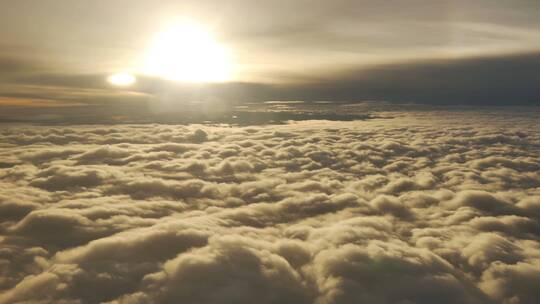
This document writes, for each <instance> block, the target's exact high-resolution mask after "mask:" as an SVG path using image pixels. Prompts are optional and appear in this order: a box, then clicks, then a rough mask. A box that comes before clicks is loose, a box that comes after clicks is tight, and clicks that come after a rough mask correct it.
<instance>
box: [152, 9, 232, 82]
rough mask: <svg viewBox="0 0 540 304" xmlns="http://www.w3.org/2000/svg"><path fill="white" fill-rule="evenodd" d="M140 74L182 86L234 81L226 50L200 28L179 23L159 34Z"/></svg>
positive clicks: (187, 23) (196, 25) (211, 35)
mask: <svg viewBox="0 0 540 304" xmlns="http://www.w3.org/2000/svg"><path fill="white" fill-rule="evenodd" d="M143 73H144V74H148V75H152V76H156V77H162V78H166V79H169V80H175V81H182V82H223V81H228V80H231V79H232V77H233V63H232V60H231V56H230V53H229V50H228V49H227V48H226V47H225V46H224V45H223V44H221V43H219V42H218V41H217V40H216V38H215V37H214V35H213V34H212V33H211V32H210V31H208V30H206V29H205V28H204V27H203V26H201V25H200V24H198V23H196V22H194V21H190V20H182V21H177V22H174V23H172V24H170V25H169V26H168V27H167V28H166V29H165V30H164V31H163V32H162V33H160V34H159V35H158V36H157V37H156V39H155V41H154V42H153V44H152V45H151V47H150V50H149V52H148V54H147V56H146V59H145V60H144V66H143Z"/></svg>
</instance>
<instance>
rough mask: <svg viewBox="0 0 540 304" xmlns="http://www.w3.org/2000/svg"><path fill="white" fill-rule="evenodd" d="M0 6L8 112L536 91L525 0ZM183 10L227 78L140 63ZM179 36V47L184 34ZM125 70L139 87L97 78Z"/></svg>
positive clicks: (539, 46)
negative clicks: (173, 72)
mask: <svg viewBox="0 0 540 304" xmlns="http://www.w3.org/2000/svg"><path fill="white" fill-rule="evenodd" d="M0 8H1V9H0V20H1V21H0V22H1V27H0V35H1V36H2V42H1V43H0V67H1V72H0V105H1V106H2V107H3V108H4V111H3V112H4V116H7V117H3V119H9V116H13V117H15V116H17V117H20V116H26V117H29V116H31V114H28V113H29V112H28V111H29V108H31V109H32V110H36V111H41V112H40V113H42V114H43V113H49V112H50V111H52V110H51V109H50V108H55V109H56V110H58V112H62V111H71V112H81V113H82V112H85V111H89V110H88V109H89V108H92V109H96V108H100V109H102V111H111V109H114V108H122V109H124V110H125V111H127V112H130V111H133V109H129V108H133V107H134V108H138V109H142V108H148V107H150V108H159V107H160V105H161V104H163V103H165V104H170V103H175V104H176V103H177V104H178V105H176V107H181V105H182V104H185V103H189V102H205V103H211V102H214V103H221V104H229V103H242V102H260V101H272V100H303V101H337V102H359V101H365V100H370V101H372V100H377V101H387V102H393V103H425V104H445V105H455V104H460V105H463V104H465V105H471V104H472V105H530V104H536V105H537V104H538V102H539V97H540V92H539V90H538V89H537V84H538V80H539V77H540V76H538V75H539V73H538V71H539V70H540V57H539V56H540V39H539V38H540V21H538V18H537V15H538V12H539V11H540V4H539V3H538V1H534V0H530V1H417V0H414V1H407V3H406V4H404V3H402V2H400V1H384V2H383V3H380V2H374V1H345V0H339V1H318V0H314V1H302V0H300V1H280V0H278V1H265V2H264V3H259V2H257V3H255V2H253V1H226V2H223V1H159V2H156V1H137V2H136V3H133V1H123V0H119V1H92V2H88V1H78V0H75V1H68V0H59V1H49V0H45V1H26V0H22V1H16V2H14V1H9V2H8V1H4V2H2V3H1V4H0ZM183 19H187V20H191V21H193V22H196V23H197V24H198V25H200V26H201V27H202V28H204V30H205V31H207V32H209V33H211V34H212V37H213V38H214V39H215V40H216V41H218V42H219V44H220V46H222V47H224V48H226V50H227V54H228V56H229V57H228V63H230V66H231V70H232V71H233V72H231V75H229V76H228V77H227V78H226V79H224V80H225V81H223V82H220V83H207V82H204V81H202V82H195V83H194V82H191V83H187V84H186V83H182V81H171V80H170V79H167V77H165V76H167V75H160V74H159V73H157V75H156V74H152V75H148V74H149V73H146V72H147V71H145V70H144V68H143V66H144V64H145V63H144V62H145V61H147V59H148V56H149V53H151V52H152V48H153V47H154V46H155V44H156V42H155V41H156V37H159V35H160V33H163V32H164V31H167V28H168V27H169V26H170V24H171V23H173V22H175V20H183ZM177 36H178V37H179V38H178V39H177V41H176V42H175V43H176V45H177V48H178V49H185V48H186V47H188V48H189V46H187V45H188V44H190V43H191V44H193V41H189V40H186V39H184V38H182V35H177ZM175 39H176V38H175ZM167 43H168V44H166V45H165V46H164V47H165V48H167V47H171V43H172V42H171V41H168V42H167ZM194 47H195V52H198V51H199V50H198V49H197V46H194ZM172 49H173V51H176V50H177V49H175V48H174V46H173V47H172ZM177 53H182V51H181V50H180V51H178V52H177ZM158 56H159V55H158ZM182 56H184V55H179V56H176V57H177V58H178V57H182ZM213 56H214V55H211V54H207V55H206V57H205V55H201V58H198V59H199V60H198V61H195V64H194V65H195V66H194V67H191V68H190V69H188V70H187V73H188V76H187V77H190V74H195V73H197V72H198V71H203V73H204V71H205V70H204V68H203V67H202V66H203V65H204V64H205V63H208V64H211V63H214V62H216V61H212V59H214V57H215V56H214V57H213ZM162 57H164V58H161V59H160V60H161V61H160V63H159V64H160V65H161V67H160V68H161V69H164V67H163V66H167V65H171V66H172V67H173V68H175V69H177V70H183V69H184V68H185V66H186V62H190V60H191V59H190V58H189V56H184V57H187V59H186V60H185V61H184V62H180V63H178V62H176V64H175V61H178V59H177V58H174V57H175V56H174V54H172V55H171V54H169V55H166V56H162ZM214 65H215V64H214ZM199 67H200V68H199ZM124 71H129V72H131V73H133V74H134V75H135V76H137V83H136V84H134V85H131V86H129V87H122V88H120V87H115V86H113V85H111V84H110V83H108V82H107V81H106V79H107V77H108V76H109V75H111V74H114V73H118V72H124ZM162 74H163V73H162ZM191 76H192V77H193V75H191ZM68 107H69V108H70V109H67V108H68ZM37 108H39V110H37ZM58 108H63V109H58ZM75 108H77V109H75ZM124 110H123V111H124ZM95 111H97V110H95ZM30 112H31V111H30ZM127 112H126V113H127ZM6 113H8V114H6ZM21 113H23V114H21ZM43 115H45V114H43Z"/></svg>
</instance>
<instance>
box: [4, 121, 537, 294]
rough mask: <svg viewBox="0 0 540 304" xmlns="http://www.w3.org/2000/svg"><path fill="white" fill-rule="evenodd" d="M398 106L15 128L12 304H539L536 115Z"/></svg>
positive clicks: (8, 146) (9, 179)
mask: <svg viewBox="0 0 540 304" xmlns="http://www.w3.org/2000/svg"><path fill="white" fill-rule="evenodd" d="M450 113H451V114H452V115H454V116H452V115H451V114H450ZM392 116H394V117H395V118H393V119H373V120H368V121H356V122H329V121H304V122H292V123H290V124H286V125H269V126H249V127H238V126H196V125H192V126H174V125H116V126H99V125H96V126H57V127H47V126H30V125H28V126H17V127H7V128H4V129H3V130H2V131H1V132H2V133H1V134H2V136H1V137H0V156H1V157H2V162H1V163H0V294H1V296H0V303H17V302H21V303H98V302H108V303H177V302H186V303H253V302H258V303H319V304H326V303H328V304H330V303H355V302H369V303H381V304H382V303H435V302H436V303H512V304H514V303H521V304H528V303H536V301H537V300H536V299H538V298H539V297H540V296H539V295H538V290H537V288H536V287H535V284H536V282H538V280H539V279H540V275H539V273H540V270H539V266H538V265H540V264H539V261H540V200H539V198H540V173H539V168H540V159H539V157H538V155H540V150H539V148H540V132H539V131H540V130H539V129H538V128H539V126H540V124H539V123H538V120H537V118H532V117H530V116H528V115H525V114H523V115H520V114H519V113H518V114H513V115H507V114H505V113H502V112H499V113H495V114H493V113H482V112H474V113H467V111H464V112H444V115H442V116H441V114H437V113H427V112H426V113H424V112H416V113H408V114H407V113H393V114H392ZM495 118H496V119H495Z"/></svg>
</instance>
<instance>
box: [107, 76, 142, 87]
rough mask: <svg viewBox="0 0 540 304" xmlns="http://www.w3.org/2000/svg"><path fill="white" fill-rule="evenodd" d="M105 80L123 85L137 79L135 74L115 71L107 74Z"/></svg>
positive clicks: (132, 82)
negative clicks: (115, 72)
mask: <svg viewBox="0 0 540 304" xmlns="http://www.w3.org/2000/svg"><path fill="white" fill-rule="evenodd" d="M107 81H109V83H111V84H113V85H116V86H121V87H125V86H130V85H132V84H134V83H135V81H137V79H135V76H133V75H131V74H128V73H117V74H113V75H111V76H109V77H108V78H107Z"/></svg>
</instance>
